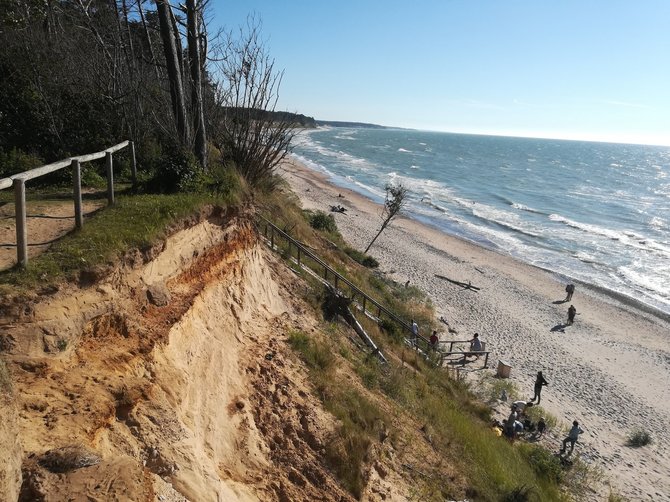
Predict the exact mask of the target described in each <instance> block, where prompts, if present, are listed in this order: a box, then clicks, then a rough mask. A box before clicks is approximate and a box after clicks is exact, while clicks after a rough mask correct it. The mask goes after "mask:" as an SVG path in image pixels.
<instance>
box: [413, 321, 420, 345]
mask: <svg viewBox="0 0 670 502" xmlns="http://www.w3.org/2000/svg"><path fill="white" fill-rule="evenodd" d="M418 341H419V325H418V324H417V323H416V321H415V320H414V319H412V345H416V344H417V342H418Z"/></svg>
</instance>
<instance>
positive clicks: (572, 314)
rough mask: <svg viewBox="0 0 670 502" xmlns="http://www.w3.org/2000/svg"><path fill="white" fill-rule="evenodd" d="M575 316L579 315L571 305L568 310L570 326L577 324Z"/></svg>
mask: <svg viewBox="0 0 670 502" xmlns="http://www.w3.org/2000/svg"><path fill="white" fill-rule="evenodd" d="M575 315H577V309H576V308H575V306H574V305H570V308H569V309H568V324H572V323H573V322H575Z"/></svg>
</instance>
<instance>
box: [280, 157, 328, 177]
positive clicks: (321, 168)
mask: <svg viewBox="0 0 670 502" xmlns="http://www.w3.org/2000/svg"><path fill="white" fill-rule="evenodd" d="M289 155H290V157H291V158H292V159H294V160H295V161H297V162H299V163H300V164H303V165H305V166H307V167H309V168H310V169H313V170H314V171H321V172H322V173H326V174H327V175H329V176H332V175H333V173H332V172H330V171H329V170H328V169H327V168H326V167H325V166H324V165H322V164H319V163H318V162H314V161H313V160H310V159H308V158H306V157H303V156H302V155H298V154H297V153H291V154H289Z"/></svg>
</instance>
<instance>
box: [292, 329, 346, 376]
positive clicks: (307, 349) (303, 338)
mask: <svg viewBox="0 0 670 502" xmlns="http://www.w3.org/2000/svg"><path fill="white" fill-rule="evenodd" d="M288 343H289V345H290V346H291V347H292V348H293V349H294V350H295V351H297V352H299V353H300V354H301V355H302V358H303V360H304V361H305V362H306V363H307V365H308V366H309V367H310V368H312V369H316V370H320V371H323V372H325V371H328V370H329V369H330V368H331V367H332V366H333V364H334V363H335V356H334V354H333V353H332V351H331V350H330V348H329V347H328V346H327V345H326V344H325V343H322V342H316V341H314V340H312V339H311V338H310V337H309V336H307V335H306V334H305V333H302V332H300V331H294V332H292V333H290V334H289V336H288Z"/></svg>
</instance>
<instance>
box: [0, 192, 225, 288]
mask: <svg viewBox="0 0 670 502" xmlns="http://www.w3.org/2000/svg"><path fill="white" fill-rule="evenodd" d="M211 202H213V200H212V198H211V197H209V196H207V195H202V194H178V195H137V196H120V197H118V199H117V201H116V204H115V205H114V206H113V207H110V208H106V209H104V210H101V211H99V212H98V213H96V214H95V216H93V217H92V218H89V219H87V220H86V222H85V224H84V228H83V229H82V230H80V231H76V232H72V233H70V234H68V235H66V236H65V237H63V238H62V239H61V240H59V241H58V242H56V243H54V244H53V245H52V246H51V247H50V248H49V250H48V251H47V252H45V253H43V254H41V255H40V256H37V257H35V258H32V259H31V260H30V262H29V263H28V267H27V268H26V269H20V268H18V267H15V268H13V269H10V270H6V271H3V272H0V283H5V284H10V285H13V286H15V287H18V288H19V289H30V288H35V287H36V286H38V285H44V284H45V283H49V282H55V281H58V280H61V279H64V278H65V279H73V278H74V277H75V273H76V272H79V271H80V270H82V269H93V268H95V267H97V266H100V265H103V264H106V263H108V262H111V261H113V260H115V259H116V258H117V257H119V256H120V255H121V254H122V253H123V252H125V251H127V250H128V249H131V248H139V249H143V248H146V247H148V246H151V245H152V244H153V243H155V242H156V241H157V240H158V239H159V238H161V237H164V236H165V232H166V228H167V227H168V226H169V225H170V224H171V223H174V222H175V221H177V220H178V219H180V218H184V217H187V216H190V215H192V214H194V213H195V212H197V210H198V209H199V208H200V207H202V206H203V205H205V204H206V203H211Z"/></svg>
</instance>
